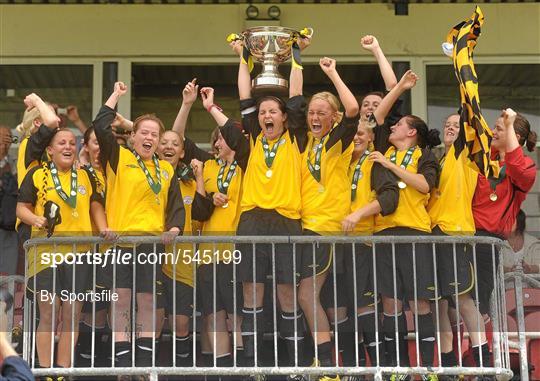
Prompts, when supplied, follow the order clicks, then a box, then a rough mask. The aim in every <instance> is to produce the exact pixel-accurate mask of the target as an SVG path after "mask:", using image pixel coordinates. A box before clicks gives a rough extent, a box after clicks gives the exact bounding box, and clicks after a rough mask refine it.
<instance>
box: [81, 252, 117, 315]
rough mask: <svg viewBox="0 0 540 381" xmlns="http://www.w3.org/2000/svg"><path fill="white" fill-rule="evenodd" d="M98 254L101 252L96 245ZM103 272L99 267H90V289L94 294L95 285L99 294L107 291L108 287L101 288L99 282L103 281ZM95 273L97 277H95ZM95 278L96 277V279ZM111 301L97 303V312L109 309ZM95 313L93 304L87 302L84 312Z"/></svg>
mask: <svg viewBox="0 0 540 381" xmlns="http://www.w3.org/2000/svg"><path fill="white" fill-rule="evenodd" d="M95 250H96V252H100V251H99V245H96V247H95ZM102 271H103V268H102V267H101V266H99V265H97V264H96V265H95V266H92V265H90V272H89V274H88V289H89V290H91V292H94V285H95V292H97V293H99V292H102V291H103V290H107V288H106V287H103V286H101V285H100V284H99V283H100V282H99V280H100V279H101V272H102ZM94 272H95V275H94ZM94 276H95V277H94ZM110 303H111V302H109V301H104V300H99V301H96V302H95V304H96V312H98V311H102V310H105V309H108V308H109V306H110ZM93 311H94V307H93V306H92V303H91V302H85V303H84V305H83V308H82V312H84V313H92V312H93Z"/></svg>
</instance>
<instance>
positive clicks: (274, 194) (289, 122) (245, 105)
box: [232, 39, 309, 364]
mask: <svg viewBox="0 0 540 381" xmlns="http://www.w3.org/2000/svg"><path fill="white" fill-rule="evenodd" d="M299 43H300V45H302V47H303V46H306V45H307V44H308V43H309V41H308V39H301V41H299ZM232 45H233V49H235V51H236V52H237V53H238V54H239V55H240V53H241V49H242V44H241V42H239V41H236V42H233V43H232ZM238 90H239V94H240V108H241V113H242V124H243V127H244V129H245V130H246V132H248V134H249V142H250V146H251V152H250V155H249V161H248V164H247V169H246V173H245V176H244V189H243V193H242V201H241V208H242V214H241V215H240V221H239V224H238V229H237V234H238V235H248V236H262V235H277V236H283V235H300V234H301V233H302V228H301V223H300V218H301V215H300V210H301V198H300V189H301V179H302V174H301V165H302V153H303V151H304V149H305V144H306V139H307V130H306V125H305V106H306V105H305V100H304V97H302V95H301V94H302V70H301V69H300V68H298V67H296V66H293V67H292V68H291V74H290V80H289V99H288V100H287V102H286V103H285V102H283V101H282V100H281V99H280V98H277V97H274V96H264V97H262V98H259V99H258V100H257V101H256V100H255V99H253V98H252V96H251V79H250V75H249V69H248V66H247V64H246V63H245V62H243V60H242V59H241V60H240V66H239V71H238ZM237 247H238V248H239V249H240V251H241V253H242V262H241V263H240V264H239V266H238V279H239V280H240V281H242V282H243V293H244V307H243V309H242V313H243V315H244V316H243V321H242V336H243V341H244V353H245V356H246V358H249V359H250V362H251V364H253V360H251V359H253V358H254V355H255V346H257V348H258V349H259V350H260V349H261V348H262V345H261V344H262V336H263V329H264V321H263V316H264V306H263V296H264V282H265V281H266V276H267V274H269V273H270V272H271V270H272V267H271V266H272V263H273V262H272V260H273V259H275V274H276V284H277V299H278V300H279V304H280V308H281V312H282V319H280V325H279V330H280V333H281V335H282V336H283V337H289V338H293V339H294V338H296V339H298V340H301V339H303V334H302V332H301V330H302V327H303V324H302V320H300V319H301V318H302V314H301V312H299V311H297V307H296V303H295V301H294V298H293V292H294V291H293V290H294V287H295V284H296V281H297V279H296V274H294V273H293V269H294V265H293V256H294V249H293V245H291V244H277V245H275V252H274V253H275V257H274V256H273V250H272V245H269V244H257V245H255V248H254V249H253V246H252V245H251V244H241V245H238V246H237ZM291 316H292V317H293V318H292V319H290V317H291ZM295 318H296V319H298V320H296V319H295ZM295 320H296V321H295ZM291 326H292V327H293V329H291ZM294 327H297V328H298V332H297V333H298V334H297V335H295V334H294ZM255 339H256V340H255ZM289 353H290V352H289ZM290 354H291V353H290ZM292 356H294V353H293V354H292ZM259 358H260V356H259ZM292 358H293V359H294V357H292Z"/></svg>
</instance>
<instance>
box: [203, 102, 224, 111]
mask: <svg viewBox="0 0 540 381" xmlns="http://www.w3.org/2000/svg"><path fill="white" fill-rule="evenodd" d="M214 107H215V108H217V109H218V111H219V112H222V111H223V109H222V108H221V107H219V106H218V105H217V104H215V103H212V104H211V105H210V106H209V107H208V108H207V109H206V111H208V112H210V111H212V109H213V108H214Z"/></svg>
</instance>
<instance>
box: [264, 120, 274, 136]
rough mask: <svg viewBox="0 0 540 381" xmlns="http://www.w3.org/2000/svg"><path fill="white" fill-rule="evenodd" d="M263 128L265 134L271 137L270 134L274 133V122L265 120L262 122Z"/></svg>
mask: <svg viewBox="0 0 540 381" xmlns="http://www.w3.org/2000/svg"><path fill="white" fill-rule="evenodd" d="M264 126H265V128H266V131H267V133H268V134H269V135H272V133H273V132H274V122H273V121H271V120H266V121H265V122H264Z"/></svg>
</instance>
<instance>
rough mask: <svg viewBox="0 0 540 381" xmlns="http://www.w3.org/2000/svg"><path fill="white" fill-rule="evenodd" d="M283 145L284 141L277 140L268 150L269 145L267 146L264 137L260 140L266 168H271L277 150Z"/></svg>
mask: <svg viewBox="0 0 540 381" xmlns="http://www.w3.org/2000/svg"><path fill="white" fill-rule="evenodd" d="M283 143H285V139H282V138H281V139H279V140H278V141H277V142H276V143H275V144H274V146H273V147H272V149H271V150H270V145H269V144H268V140H266V136H263V138H262V147H263V151H264V162H265V163H266V166H267V167H268V168H272V163H273V162H274V159H275V158H276V156H277V150H278V148H279V146H280V145H282V144H283Z"/></svg>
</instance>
